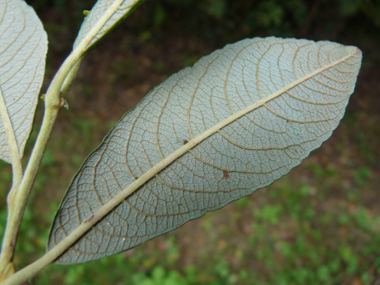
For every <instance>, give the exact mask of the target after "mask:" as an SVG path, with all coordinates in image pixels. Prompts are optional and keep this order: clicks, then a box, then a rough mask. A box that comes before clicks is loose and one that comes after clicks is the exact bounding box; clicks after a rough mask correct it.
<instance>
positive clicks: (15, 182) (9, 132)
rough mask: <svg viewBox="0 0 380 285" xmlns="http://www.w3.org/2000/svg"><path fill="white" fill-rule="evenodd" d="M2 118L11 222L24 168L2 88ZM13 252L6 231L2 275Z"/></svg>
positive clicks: (11, 243)
mask: <svg viewBox="0 0 380 285" xmlns="http://www.w3.org/2000/svg"><path fill="white" fill-rule="evenodd" d="M0 118H1V119H2V121H3V126H4V129H5V133H6V136H7V140H8V148H9V153H10V156H11V162H12V174H13V176H12V177H13V179H12V188H11V191H10V192H9V194H8V199H7V203H8V209H9V210H8V217H7V224H9V223H10V222H11V220H12V214H13V208H14V207H13V205H14V197H15V193H16V192H17V189H18V186H19V184H20V182H21V179H22V175H23V170H22V161H21V155H20V153H19V149H18V145H17V140H16V136H15V133H14V130H13V127H12V122H11V119H10V117H9V114H8V110H7V107H6V105H5V99H4V97H3V93H2V92H1V90H0ZM13 254H14V244H13V240H12V235H10V234H9V231H8V232H5V234H4V238H3V244H2V249H1V256H0V275H1V274H2V273H3V271H4V270H5V269H6V268H7V266H8V264H9V263H10V262H12V259H13Z"/></svg>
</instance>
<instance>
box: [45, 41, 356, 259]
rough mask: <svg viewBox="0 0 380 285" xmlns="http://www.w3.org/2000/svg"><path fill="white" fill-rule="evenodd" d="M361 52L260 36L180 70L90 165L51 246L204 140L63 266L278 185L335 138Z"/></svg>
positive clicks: (70, 253)
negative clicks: (171, 157)
mask: <svg viewBox="0 0 380 285" xmlns="http://www.w3.org/2000/svg"><path fill="white" fill-rule="evenodd" d="M361 57H362V54H361V51H360V50H359V49H357V48H356V47H352V46H343V45H340V44H337V43H332V42H326V41H325V42H317V43H316V42H313V41H308V40H295V39H280V38H273V37H271V38H265V39H262V38H254V39H246V40H243V41H240V42H238V43H235V44H232V45H227V46H226V47H225V48H224V49H222V50H217V51H215V52H213V53H212V54H210V55H208V56H206V57H203V58H202V59H201V60H199V61H198V62H197V63H196V64H195V65H194V67H193V68H186V69H184V70H182V71H180V72H178V73H177V74H174V75H172V76H171V77H170V78H169V79H167V80H166V81H165V82H164V83H162V84H161V85H159V86H157V87H156V88H154V89H153V91H152V92H151V93H149V94H148V95H147V96H146V97H145V98H144V99H143V101H142V102H140V104H139V105H138V106H137V107H136V108H135V109H133V110H132V111H131V112H129V113H127V114H126V115H125V116H124V117H123V118H122V119H121V120H120V121H119V122H118V123H117V125H116V126H115V128H114V129H113V130H112V131H111V132H110V133H109V134H108V136H107V137H106V138H105V139H104V141H103V143H102V144H101V145H100V146H99V148H98V149H97V150H95V151H94V152H93V153H92V154H91V155H90V156H89V157H88V158H87V160H86V161H85V163H84V164H83V166H82V167H81V169H80V170H79V172H78V173H77V174H76V176H75V178H74V180H73V182H72V184H71V186H70V187H69V189H68V191H67V193H66V195H65V197H64V199H63V200H62V202H61V206H60V209H59V211H58V213H57V215H56V217H55V220H54V222H53V225H52V229H51V232H50V236H49V242H48V249H51V248H52V247H54V246H55V245H56V244H57V243H59V241H61V240H62V239H63V238H64V237H65V236H66V235H68V234H69V233H70V232H72V231H73V230H74V229H75V228H76V227H77V226H78V225H80V224H81V223H82V222H84V221H85V220H86V219H87V218H89V217H91V216H92V215H93V214H94V213H95V212H96V211H97V210H98V209H99V208H100V207H102V206H103V205H104V204H106V203H107V202H108V201H109V200H110V199H111V198H112V197H114V196H115V195H116V194H119V193H120V192H121V191H123V190H124V189H125V188H127V187H128V186H129V185H131V184H132V183H133V182H134V181H135V180H138V179H139V177H141V176H142V175H143V174H144V173H146V172H147V171H148V170H150V169H151V168H152V167H153V166H155V165H158V164H160V162H161V161H162V160H163V159H164V158H167V157H168V156H169V155H171V154H172V153H173V152H174V151H176V150H178V149H181V148H184V149H186V146H187V145H188V144H189V142H190V141H192V140H194V139H196V138H197V137H199V136H202V135H203V134H205V133H206V134H207V138H206V139H204V140H203V141H201V142H200V143H199V144H198V145H196V146H195V147H193V148H191V149H188V150H187V151H186V152H185V153H184V154H183V155H181V156H179V157H178V158H176V159H175V160H174V161H173V162H172V163H171V164H170V165H168V166H167V167H166V168H163V169H162V170H161V171H158V172H157V173H155V175H152V177H151V179H150V180H148V182H146V183H145V184H144V185H143V186H142V187H140V188H138V189H137V190H136V191H135V192H134V193H132V194H131V195H130V196H128V197H127V198H126V199H125V200H123V201H122V203H121V204H119V205H118V206H117V207H116V208H114V209H113V210H112V211H111V212H110V213H109V214H108V215H106V216H105V217H104V218H103V219H102V220H101V221H100V222H98V223H96V224H95V226H93V227H92V228H91V229H90V230H89V231H88V232H87V233H86V234H85V235H84V236H82V237H81V238H80V239H79V240H78V241H77V242H76V243H75V244H74V245H73V246H72V247H71V248H70V249H68V250H67V251H66V252H65V253H64V254H63V255H62V256H61V257H60V258H59V260H58V261H57V262H58V263H82V262H87V261H90V260H95V259H99V258H102V257H105V256H109V255H112V254H114V253H118V252H120V251H124V250H127V249H129V248H132V247H135V246H137V245H139V244H141V243H143V242H145V241H147V240H149V239H152V238H154V237H156V236H158V235H161V234H163V233H166V232H168V231H171V230H173V229H175V228H177V227H179V226H181V225H183V224H184V223H185V222H187V221H189V220H192V219H196V218H198V217H200V216H202V215H204V214H205V213H206V212H207V211H211V210H216V209H219V208H221V207H223V206H224V205H226V204H228V203H230V202H231V201H233V200H236V199H239V198H240V197H242V196H245V195H249V194H251V193H252V192H253V191H255V190H256V189H260V188H262V187H265V186H267V185H269V184H271V183H272V182H273V181H274V180H276V179H278V178H280V177H281V176H283V175H285V174H286V173H288V172H289V171H290V169H292V168H293V167H294V166H296V165H298V164H300V162H301V161H302V160H303V159H304V158H305V157H307V156H308V155H309V153H310V151H312V150H314V149H316V148H317V147H319V146H320V145H321V143H322V142H323V141H325V140H326V139H327V138H329V137H330V135H331V133H332V131H333V130H334V129H335V128H336V127H337V125H338V124H339V121H340V119H341V118H342V116H343V114H344V110H345V107H346V105H347V103H348V99H349V97H350V95H351V94H352V92H353V91H354V87H355V82H356V78H357V74H358V72H359V69H360V65H361ZM287 86H288V87H287ZM283 88H285V89H283ZM279 90H280V91H279ZM283 90H284V91H283ZM268 98H269V99H268ZM265 100H267V101H265ZM264 101H265V103H261V104H259V103H260V102H264ZM250 106H253V107H252V108H251V109H252V110H250V111H247V112H246V113H244V114H243V115H242V116H241V117H239V118H236V119H233V120H232V121H231V122H229V123H227V124H225V125H224V126H223V127H221V128H220V129H218V130H214V129H213V127H214V126H216V125H218V124H220V123H221V122H224V121H225V120H227V119H229V118H233V116H234V114H237V113H238V112H241V111H242V110H247V108H248V107H250ZM248 109H249V108H248ZM244 112H245V111H244Z"/></svg>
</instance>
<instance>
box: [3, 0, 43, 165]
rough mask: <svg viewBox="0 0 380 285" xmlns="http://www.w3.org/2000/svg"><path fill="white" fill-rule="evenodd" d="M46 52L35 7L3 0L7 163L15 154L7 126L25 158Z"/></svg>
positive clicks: (20, 0)
mask: <svg viewBox="0 0 380 285" xmlns="http://www.w3.org/2000/svg"><path fill="white" fill-rule="evenodd" d="M46 51H47V36H46V33H45V31H44V28H43V26H42V23H41V21H40V20H39V18H38V16H37V15H36V13H35V12H34V10H33V9H32V8H31V7H29V6H28V5H27V4H26V3H25V1H23V0H0V92H1V94H0V104H2V106H3V107H5V108H2V110H3V111H2V112H1V114H0V115H1V116H0V158H1V159H3V160H5V161H7V162H11V156H10V150H9V144H8V138H7V135H6V132H5V127H8V129H10V130H11V133H12V131H13V132H14V139H15V141H16V144H17V146H18V152H19V156H20V157H22V155H23V152H24V147H25V143H26V141H27V139H28V137H29V134H30V130H31V128H32V123H33V117H34V112H35V109H36V105H37V97H38V93H39V91H40V88H41V84H42V80H43V77H44V70H45V58H46ZM1 95H2V96H1ZM7 122H8V123H7Z"/></svg>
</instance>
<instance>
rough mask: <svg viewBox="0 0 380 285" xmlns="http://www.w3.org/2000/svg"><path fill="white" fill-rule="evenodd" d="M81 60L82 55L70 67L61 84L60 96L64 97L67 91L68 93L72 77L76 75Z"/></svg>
mask: <svg viewBox="0 0 380 285" xmlns="http://www.w3.org/2000/svg"><path fill="white" fill-rule="evenodd" d="M82 61H83V56H82V57H81V58H80V59H79V60H78V61H77V62H76V63H75V64H74V66H73V68H71V70H70V72H69V74H68V75H67V76H66V78H65V81H64V82H63V84H62V86H61V94H62V97H65V96H66V94H67V93H69V90H70V87H71V84H72V83H73V81H74V79H75V78H76V77H77V74H78V70H79V67H80V65H81V63H82Z"/></svg>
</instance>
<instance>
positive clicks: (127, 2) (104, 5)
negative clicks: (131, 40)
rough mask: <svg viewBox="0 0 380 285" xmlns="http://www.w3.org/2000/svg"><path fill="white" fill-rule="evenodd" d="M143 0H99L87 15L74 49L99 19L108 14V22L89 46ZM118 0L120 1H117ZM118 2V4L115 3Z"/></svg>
mask: <svg viewBox="0 0 380 285" xmlns="http://www.w3.org/2000/svg"><path fill="white" fill-rule="evenodd" d="M141 1H142V0H98V2H96V4H95V5H94V7H93V8H92V9H91V11H90V13H89V14H88V15H87V16H86V18H85V20H84V22H83V24H82V26H81V28H80V30H79V34H78V36H77V38H76V40H75V42H74V49H75V48H76V47H77V46H78V45H79V44H80V42H81V41H82V40H83V39H84V37H85V36H86V35H87V34H88V33H89V32H90V31H91V29H93V28H94V26H95V25H96V24H98V22H99V20H100V19H101V18H102V17H103V16H104V15H105V14H106V13H109V16H107V19H106V22H105V23H104V25H102V26H101V29H100V30H99V32H98V33H97V34H96V35H95V37H94V38H93V39H92V40H91V42H90V44H89V45H88V46H87V48H89V47H90V46H92V45H93V44H94V43H96V42H97V41H98V40H99V39H100V38H101V37H103V36H104V35H105V34H107V33H108V32H109V31H110V30H111V29H112V28H113V27H114V26H115V25H116V24H117V23H118V22H120V21H121V20H122V19H123V18H124V17H126V16H127V15H128V14H129V13H130V12H131V11H132V9H133V7H134V6H135V5H136V4H138V3H139V2H141ZM116 2H118V3H116ZM115 4H116V5H115Z"/></svg>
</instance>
